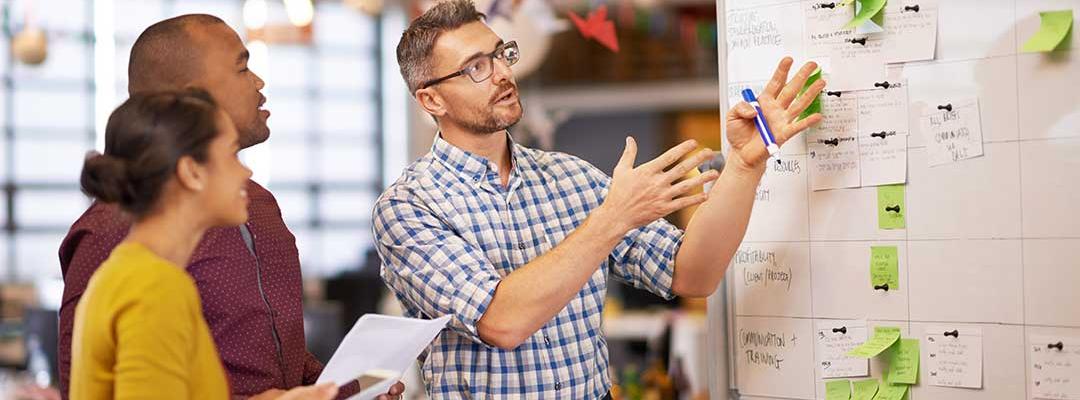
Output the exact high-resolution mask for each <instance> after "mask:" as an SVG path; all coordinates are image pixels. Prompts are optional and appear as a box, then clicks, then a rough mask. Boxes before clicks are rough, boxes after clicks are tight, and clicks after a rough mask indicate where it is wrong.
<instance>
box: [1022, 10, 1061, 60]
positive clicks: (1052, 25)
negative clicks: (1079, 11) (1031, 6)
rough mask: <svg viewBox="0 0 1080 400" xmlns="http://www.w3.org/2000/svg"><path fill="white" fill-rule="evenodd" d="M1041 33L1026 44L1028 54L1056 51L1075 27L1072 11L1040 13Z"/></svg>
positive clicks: (1036, 33) (1025, 48)
mask: <svg viewBox="0 0 1080 400" xmlns="http://www.w3.org/2000/svg"><path fill="white" fill-rule="evenodd" d="M1039 19H1040V21H1041V22H1040V23H1039V31H1038V32H1035V35H1033V36H1032V37H1031V38H1029V39H1028V41H1027V42H1025V43H1024V48H1023V50H1024V52H1026V53H1044V52H1049V51H1054V49H1057V48H1058V46H1060V45H1061V44H1062V43H1064V42H1065V38H1067V37H1069V33H1070V31H1072V25H1073V12H1072V10H1061V11H1046V12H1041V13H1039Z"/></svg>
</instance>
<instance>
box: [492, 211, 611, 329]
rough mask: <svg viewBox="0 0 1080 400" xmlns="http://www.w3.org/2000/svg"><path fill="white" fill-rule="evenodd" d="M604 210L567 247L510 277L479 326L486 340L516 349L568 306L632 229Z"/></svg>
mask: <svg viewBox="0 0 1080 400" xmlns="http://www.w3.org/2000/svg"><path fill="white" fill-rule="evenodd" d="M618 218H619V216H618V215H611V214H609V211H607V210H605V209H604V207H603V206H601V207H599V208H597V209H596V211H594V212H593V213H592V214H591V215H590V216H589V217H588V218H587V219H585V221H584V222H583V223H582V224H581V226H579V227H578V228H577V229H575V230H574V231H573V232H572V233H570V235H569V236H567V237H566V239H565V240H563V241H562V243H559V244H558V245H556V246H555V247H554V248H553V249H551V250H550V251H548V252H547V253H545V254H543V255H541V256H540V257H537V258H536V259H534V260H533V261H531V262H529V263H528V264H525V265H524V266H522V267H521V268H519V269H517V270H515V271H514V272H512V273H511V274H510V275H507V276H506V277H505V278H503V279H502V281H501V282H500V283H499V286H498V288H497V289H496V290H495V297H494V298H493V299H492V300H491V304H490V305H489V306H488V309H487V311H486V312H485V313H484V316H483V317H481V318H480V321H478V322H477V330H478V331H479V333H480V337H481V339H483V340H484V341H485V342H487V343H488V344H491V345H494V346H496V347H500V348H505V349H512V348H514V347H517V346H518V345H520V344H521V343H522V342H523V341H525V339H527V338H528V337H529V336H531V335H532V334H533V333H535V332H536V331H537V330H539V329H540V328H541V327H543V326H544V324H545V323H547V322H548V321H550V320H551V319H552V318H554V317H555V315H556V314H558V313H559V311H560V310H562V309H563V308H565V307H566V305H567V304H568V303H569V302H570V299H572V298H573V297H574V296H575V295H577V293H578V292H580V291H581V288H582V287H583V286H585V283H586V282H588V280H589V277H591V276H592V274H593V273H595V272H596V269H597V268H598V267H599V266H600V264H601V263H602V262H603V261H604V259H606V258H607V257H608V255H609V254H611V251H612V250H613V249H614V248H615V245H617V244H618V243H619V241H620V240H622V238H623V237H624V236H625V235H626V232H627V231H628V230H629V229H628V228H626V227H624V226H622V224H621V223H619V219H618Z"/></svg>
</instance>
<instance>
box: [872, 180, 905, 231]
mask: <svg viewBox="0 0 1080 400" xmlns="http://www.w3.org/2000/svg"><path fill="white" fill-rule="evenodd" d="M906 210H907V205H906V204H904V185H885V186H878V188H877V212H878V214H877V215H878V217H877V223H878V229H904V228H905V227H906V226H907V225H906V223H905V222H904V221H905V220H906V219H905V218H904V211H906Z"/></svg>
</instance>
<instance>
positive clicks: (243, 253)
mask: <svg viewBox="0 0 1080 400" xmlns="http://www.w3.org/2000/svg"><path fill="white" fill-rule="evenodd" d="M247 61H248V51H247V49H246V48H245V47H244V45H243V43H242V42H241V41H240V38H239V36H237V34H236V32H234V31H233V30H232V29H231V28H229V27H228V25H226V24H225V23H224V22H222V21H221V20H220V19H218V18H217V17H213V16H209V15H185V16H180V17H176V18H171V19H168V20H165V21H161V22H158V23H156V24H154V25H152V26H150V27H149V28H147V29H146V31H144V32H143V33H142V34H141V35H140V36H139V38H138V40H136V41H135V44H134V46H133V47H132V49H131V59H130V61H129V66H128V80H129V84H128V91H129V92H130V93H135V92H142V91H150V90H164V89H180V88H184V87H189V86H197V87H201V88H204V89H206V90H207V91H208V92H210V94H211V95H213V96H214V97H215V99H216V100H217V101H218V103H219V104H220V105H221V106H222V107H223V108H224V109H225V111H226V112H227V113H228V114H229V116H230V117H232V120H233V121H234V122H235V123H236V125H237V130H238V131H239V133H240V142H241V146H242V147H244V148H247V147H250V146H253V145H256V144H259V143H262V142H264V141H266V139H267V138H268V137H269V135H270V129H269V128H268V127H267V125H266V120H267V118H268V117H269V116H270V113H269V112H268V111H266V110H263V109H262V108H261V107H262V104H263V103H264V102H265V101H266V98H265V97H264V96H263V95H262V94H261V93H260V90H261V89H262V88H263V86H264V82H263V81H262V79H260V78H259V77H258V76H257V75H255V74H254V73H253V72H251V71H250V70H249V69H248V67H247ZM131 173H138V172H137V171H132V172H131ZM247 193H248V198H249V199H250V203H249V205H248V213H249V215H250V216H249V219H248V222H247V223H246V224H245V225H242V226H240V227H239V228H219V229H213V230H210V231H208V232H207V233H206V235H205V237H204V238H203V240H202V242H201V243H200V244H199V246H198V247H197V249H196V250H195V253H194V254H193V255H192V258H191V264H190V265H188V268H187V270H188V273H190V274H191V276H192V277H193V278H194V279H195V281H196V283H197V285H198V288H199V296H200V298H201V299H202V306H203V315H204V316H205V318H206V322H207V324H208V325H209V326H210V331H211V333H212V334H213V336H214V342H215V343H216V344H217V349H218V353H219V354H220V355H221V360H222V363H223V364H224V367H225V370H226V372H227V373H228V376H229V383H230V387H231V390H232V393H233V397H234V398H247V397H249V396H255V397H254V398H260V399H261V398H275V397H277V396H278V395H280V394H281V393H283V391H282V389H289V388H292V387H296V386H301V385H311V384H314V383H315V381H316V379H317V378H318V376H319V373H320V372H321V371H322V364H321V363H319V361H318V360H316V359H315V357H314V356H312V355H311V353H309V352H308V351H307V347H306V345H305V342H304V319H303V304H302V300H303V299H302V295H303V293H302V289H301V286H302V279H301V276H300V261H299V258H298V255H297V250H296V239H295V237H294V236H293V235H292V233H291V232H289V229H288V228H287V227H286V226H285V222H284V221H283V220H282V218H281V210H280V209H279V208H278V205H277V201H276V200H275V199H274V196H273V195H272V194H271V193H270V192H269V191H267V190H266V189H265V188H263V187H262V186H260V185H259V184H257V183H255V182H254V181H250V182H248V188H247ZM129 227H130V222H129V220H128V218H127V217H126V216H125V215H124V214H122V213H121V212H120V210H119V209H118V208H117V207H116V206H114V205H111V204H104V203H94V204H93V205H91V206H90V208H89V209H88V210H86V212H85V213H83V215H82V216H81V217H79V219H78V220H77V221H75V223H74V224H73V225H72V226H71V230H70V231H69V232H68V235H67V237H66V238H64V241H63V243H62V244H61V245H60V266H61V269H62V272H63V275H64V296H63V303H62V305H61V306H60V340H59V347H60V348H59V364H60V391H61V393H62V394H63V396H64V397H65V398H66V397H67V387H68V382H69V377H70V369H71V335H72V330H73V324H74V320H75V307H76V305H77V304H78V302H79V298H80V297H81V296H82V294H83V291H84V290H85V289H86V284H87V281H89V279H90V276H91V275H93V273H94V271H95V270H96V269H97V268H98V266H99V265H101V263H102V262H103V261H104V260H105V259H106V258H108V256H109V254H110V253H111V252H112V250H113V248H114V247H115V246H116V245H117V244H118V243H120V241H121V240H122V239H123V238H124V236H126V235H127V232H128V228H129ZM348 389H349V388H343V390H342V393H341V395H339V397H344V396H347V395H349V394H351V393H352V392H355V389H356V388H355V385H354V386H353V387H352V388H351V389H352V390H348ZM403 390H404V386H403V385H401V384H400V383H398V384H397V385H395V386H394V388H392V389H391V391H390V393H387V394H386V395H383V396H382V397H380V398H386V399H389V398H394V397H397V396H398V395H400V393H401V392H402V391H403Z"/></svg>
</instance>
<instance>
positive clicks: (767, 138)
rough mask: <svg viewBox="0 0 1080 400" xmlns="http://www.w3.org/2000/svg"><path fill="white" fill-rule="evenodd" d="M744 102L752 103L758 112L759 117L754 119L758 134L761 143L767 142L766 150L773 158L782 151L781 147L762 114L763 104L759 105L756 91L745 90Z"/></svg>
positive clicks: (743, 93)
mask: <svg viewBox="0 0 1080 400" xmlns="http://www.w3.org/2000/svg"><path fill="white" fill-rule="evenodd" d="M742 97H743V100H746V102H747V103H750V105H751V106H753V107H754V110H757V116H756V117H754V121H755V122H757V130H758V134H760V135H761V141H762V142H765V149H766V150H768V151H769V156H770V157H772V156H774V155H776V153H777V152H779V151H780V146H779V145H777V144H776V137H774V136H773V134H772V130H771V129H769V123H768V122H765V113H763V112H761V104H758V101H757V96H755V95H754V91H753V90H751V89H743V91H742Z"/></svg>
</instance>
